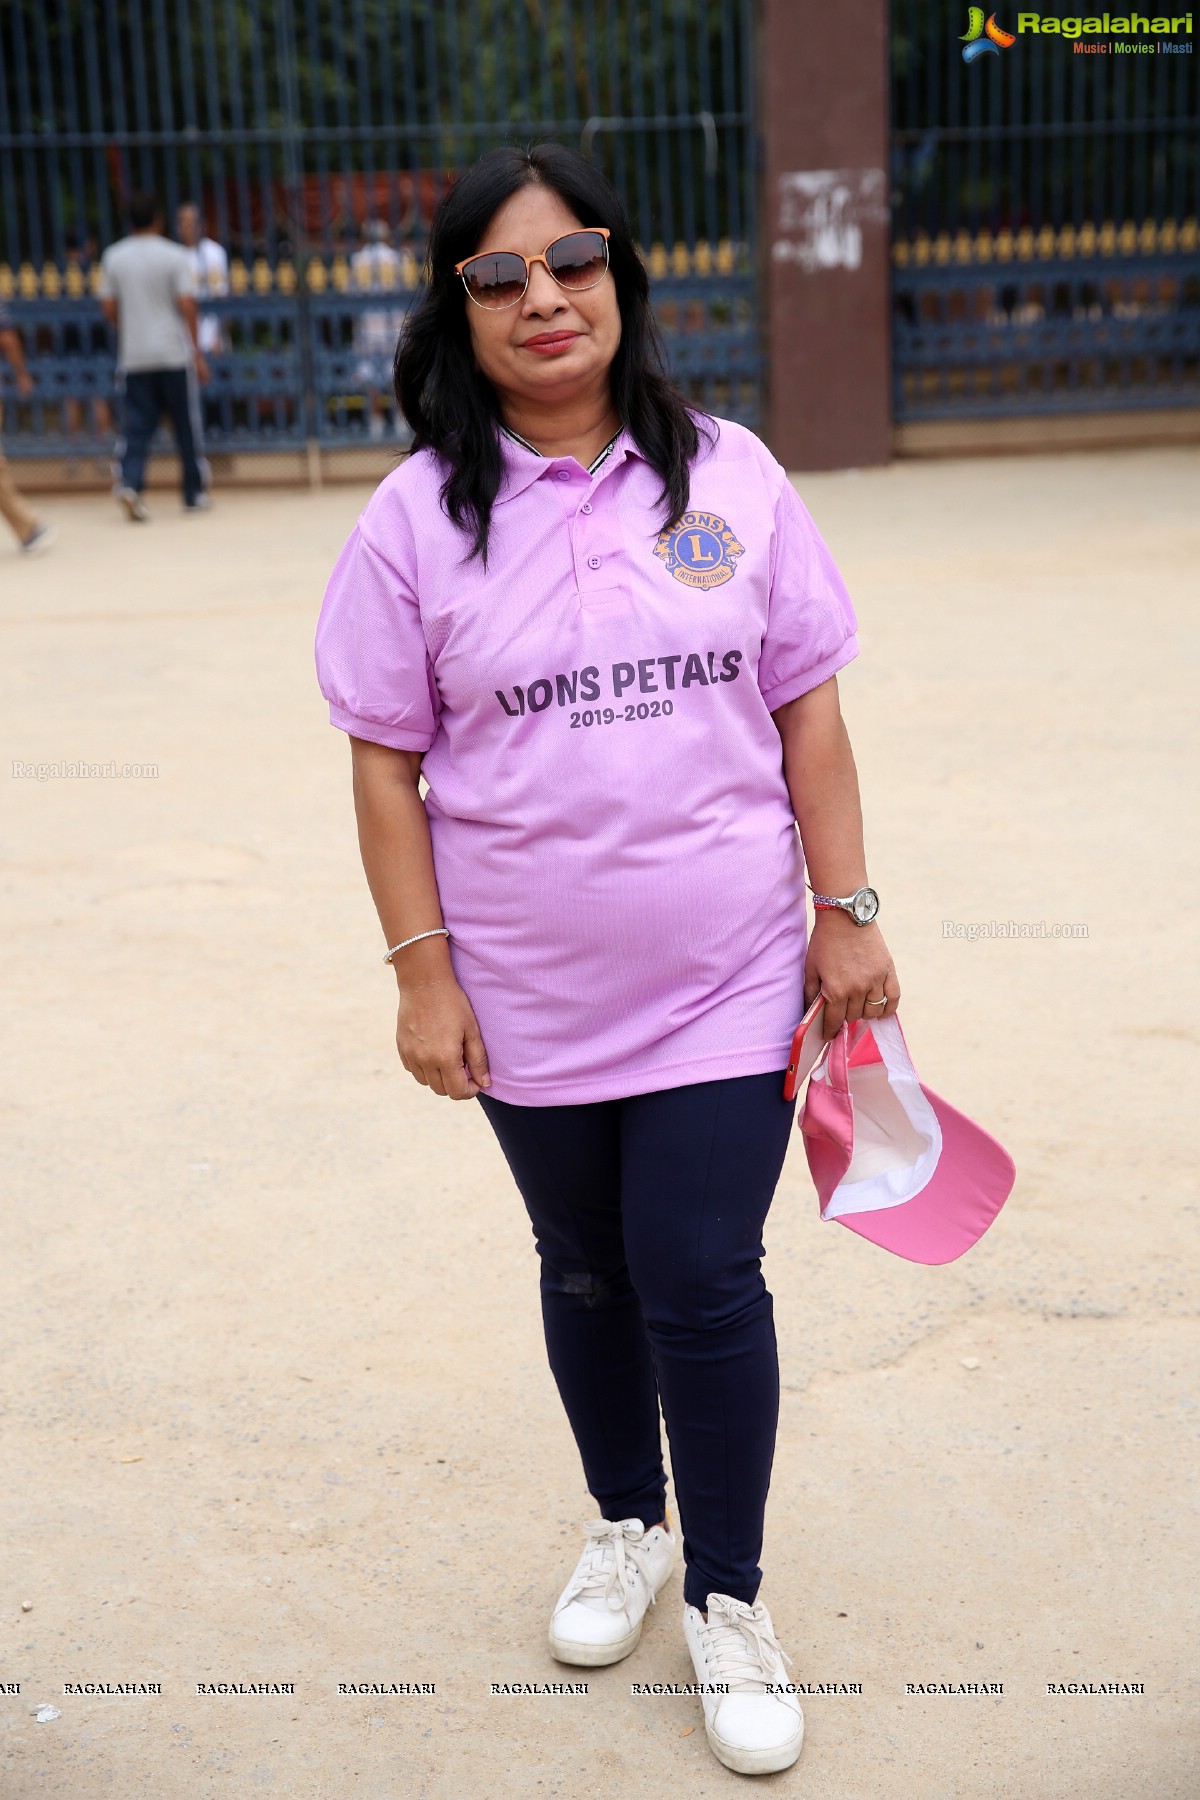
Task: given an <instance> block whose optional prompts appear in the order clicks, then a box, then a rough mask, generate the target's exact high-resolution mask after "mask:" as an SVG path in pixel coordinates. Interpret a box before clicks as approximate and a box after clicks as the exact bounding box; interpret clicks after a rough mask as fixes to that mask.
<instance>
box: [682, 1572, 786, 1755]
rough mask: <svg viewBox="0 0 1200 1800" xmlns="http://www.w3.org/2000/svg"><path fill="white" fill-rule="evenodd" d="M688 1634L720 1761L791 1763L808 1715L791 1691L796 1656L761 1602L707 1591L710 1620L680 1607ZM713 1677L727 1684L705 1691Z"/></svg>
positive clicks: (714, 1682) (706, 1718) (706, 1721)
mask: <svg viewBox="0 0 1200 1800" xmlns="http://www.w3.org/2000/svg"><path fill="white" fill-rule="evenodd" d="M683 1635H684V1637H685V1638H686V1639H687V1645H688V1649H689V1650H690V1651H691V1653H692V1663H693V1666H694V1667H695V1670H696V1679H697V1681H698V1682H699V1683H701V1684H702V1692H701V1696H700V1698H701V1701H702V1703H703V1706H704V1730H705V1733H706V1735H707V1737H708V1742H709V1747H710V1749H711V1750H712V1753H713V1755H714V1756H715V1757H716V1759H717V1761H718V1762H720V1763H724V1765H725V1767H726V1768H727V1769H734V1770H736V1771H737V1773H738V1774H739V1775H769V1774H771V1773H772V1772H773V1771H774V1770H776V1769H790V1768H791V1766H792V1764H793V1763H794V1762H795V1760H796V1758H797V1757H798V1756H799V1754H800V1746H801V1744H802V1743H803V1742H804V1714H803V1713H802V1712H801V1710H800V1702H799V1700H797V1698H796V1696H795V1694H789V1693H787V1692H786V1691H784V1692H780V1691H779V1689H780V1688H782V1689H784V1690H786V1688H787V1686H788V1680H787V1676H786V1675H785V1673H784V1668H783V1665H784V1663H785V1662H791V1660H792V1659H791V1657H790V1656H788V1654H787V1652H786V1651H785V1650H784V1648H783V1646H782V1644H780V1642H779V1640H778V1638H777V1637H776V1636H775V1632H774V1630H773V1628H772V1625H771V1615H770V1613H769V1612H768V1611H767V1609H766V1607H765V1606H764V1605H763V1603H762V1601H761V1600H759V1601H756V1602H755V1604H754V1605H753V1606H747V1605H746V1602H745V1601H744V1600H734V1599H731V1598H730V1596H729V1595H728V1594H710V1595H709V1596H708V1619H707V1621H706V1620H705V1618H704V1614H703V1613H702V1612H701V1611H700V1610H699V1608H698V1607H695V1606H686V1607H685V1608H684V1611H683ZM709 1684H712V1685H713V1686H715V1687H717V1688H719V1689H721V1690H723V1691H721V1692H717V1693H709V1692H708V1691H707V1689H708V1686H709Z"/></svg>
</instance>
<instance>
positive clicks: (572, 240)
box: [546, 231, 608, 288]
mask: <svg viewBox="0 0 1200 1800" xmlns="http://www.w3.org/2000/svg"><path fill="white" fill-rule="evenodd" d="M546 261H547V262H548V263H549V264H550V268H551V272H552V273H553V275H554V279H555V280H556V281H557V282H559V283H560V285H561V286H563V287H565V288H587V287H595V285H596V283H597V282H598V281H600V280H601V279H602V278H603V275H604V271H605V270H606V269H607V268H608V245H607V243H606V242H605V240H604V239H603V238H602V237H601V236H600V233H599V232H598V231H571V232H568V233H567V235H566V237H560V238H559V239H558V241H557V242H556V243H553V244H551V246H550V248H549V250H547V252H546Z"/></svg>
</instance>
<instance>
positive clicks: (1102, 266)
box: [891, 0, 1200, 422]
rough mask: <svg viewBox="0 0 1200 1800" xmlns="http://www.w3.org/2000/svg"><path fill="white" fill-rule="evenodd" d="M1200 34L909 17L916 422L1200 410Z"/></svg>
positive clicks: (901, 309) (906, 123)
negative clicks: (1197, 43) (1197, 39)
mask: <svg viewBox="0 0 1200 1800" xmlns="http://www.w3.org/2000/svg"><path fill="white" fill-rule="evenodd" d="M1114 25H1115V26H1116V27H1117V29H1115V30H1114V29H1113V27H1114ZM1176 25H1178V26H1179V27H1180V30H1179V31H1178V32H1176V31H1174V30H1173V27H1175V26H1176ZM1005 26H1007V27H1008V29H1007V30H1006V29H1005ZM1121 27H1124V29H1123V30H1122V29H1120V28H1121ZM1191 31H1192V15H1191V14H1190V13H1189V14H1186V15H1183V14H1177V15H1176V16H1175V17H1174V18H1171V19H1158V18H1154V17H1152V16H1150V15H1149V14H1147V15H1140V14H1136V13H1133V14H1130V15H1127V16H1121V17H1117V16H1116V15H1109V14H1108V13H1104V14H1103V15H1097V16H1096V17H1094V18H1088V19H1085V18H1083V17H1082V16H1081V17H1076V18H1063V17H1058V16H1051V15H1049V14H1038V13H1017V12H1015V11H1014V12H1013V13H1011V14H1006V15H1005V16H1004V19H1003V22H1001V20H1000V19H999V18H998V17H997V15H996V14H989V15H988V16H987V17H986V18H985V9H984V8H982V7H973V6H966V5H962V6H957V5H955V6H952V7H941V6H938V7H929V6H928V5H926V3H925V0H892V69H893V75H892V131H891V144H892V190H893V191H892V204H893V241H892V265H893V268H892V302H893V314H892V317H893V351H894V355H893V366H894V371H895V394H894V413H895V417H896V419H897V420H898V421H901V422H904V421H907V420H918V419H939V420H945V419H955V418H995V417H1000V416H1004V415H1019V414H1038V413H1063V412H1089V411H1102V410H1103V411H1108V410H1112V409H1121V408H1132V407H1180V406H1198V405H1200V241H1198V232H1197V215H1198V214H1200V107H1198V105H1197V96H1198V93H1200V68H1198V67H1197V65H1198V64H1200V54H1198V53H1196V51H1195V49H1194V44H1193V39H1192V36H1191Z"/></svg>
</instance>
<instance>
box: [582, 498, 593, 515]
mask: <svg viewBox="0 0 1200 1800" xmlns="http://www.w3.org/2000/svg"><path fill="white" fill-rule="evenodd" d="M579 510H580V512H585V513H590V512H591V510H592V503H591V501H590V500H585V501H584V503H583V505H582V506H581V507H580V509H579Z"/></svg>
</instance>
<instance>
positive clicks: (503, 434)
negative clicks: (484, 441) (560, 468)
mask: <svg viewBox="0 0 1200 1800" xmlns="http://www.w3.org/2000/svg"><path fill="white" fill-rule="evenodd" d="M497 434H498V437H499V440H500V457H501V461H502V462H503V465H504V472H503V475H502V476H501V480H500V490H499V492H498V493H497V495H496V500H495V504H496V505H500V504H501V503H502V502H503V501H505V500H514V499H515V498H516V496H517V495H518V494H522V493H524V491H525V489H526V488H527V487H530V486H532V484H533V483H534V482H535V481H537V480H538V479H539V478H540V477H541V476H543V475H545V474H546V473H547V471H548V470H549V469H551V468H553V466H554V463H555V461H556V460H559V461H561V460H562V459H561V458H558V459H555V458H554V457H548V456H543V455H542V453H541V451H540V450H535V449H534V447H533V445H532V444H531V443H530V442H529V441H528V439H526V438H523V437H521V436H520V434H519V433H518V432H515V431H513V430H511V429H510V428H509V426H507V425H500V424H498V425H497ZM627 456H638V457H641V458H642V461H643V462H644V461H645V460H646V459H645V457H644V456H643V455H642V452H641V451H640V450H639V449H638V447H637V444H636V443H635V442H634V439H633V437H632V434H631V433H630V431H629V429H628V427H627V426H624V425H623V426H622V427H621V429H620V431H618V432H617V435H616V436H615V437H614V438H613V439H612V440H611V442H610V443H608V444H606V445H605V447H604V449H603V450H602V451H601V452H600V454H599V455H598V456H597V458H596V460H595V462H594V463H593V464H592V466H591V468H590V469H589V471H588V473H589V474H594V475H598V474H599V473H600V471H601V469H607V468H608V467H609V466H610V465H612V466H615V465H616V464H617V463H619V462H623V461H624V460H625V458H626V457H627Z"/></svg>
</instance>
